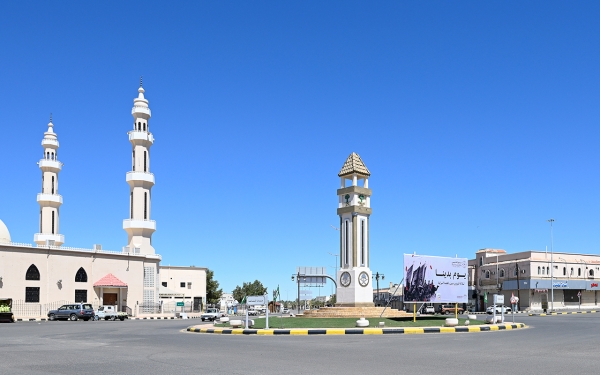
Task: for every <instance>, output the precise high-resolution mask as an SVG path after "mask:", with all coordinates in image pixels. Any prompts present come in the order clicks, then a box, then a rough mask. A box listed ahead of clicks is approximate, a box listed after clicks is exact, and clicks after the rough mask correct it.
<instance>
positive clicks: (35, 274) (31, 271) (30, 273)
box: [25, 264, 40, 280]
mask: <svg viewBox="0 0 600 375" xmlns="http://www.w3.org/2000/svg"><path fill="white" fill-rule="evenodd" d="M39 279H40V271H39V270H38V268H37V267H36V266H35V264H32V265H31V266H29V268H28V269H27V272H26V273H25V280H39Z"/></svg>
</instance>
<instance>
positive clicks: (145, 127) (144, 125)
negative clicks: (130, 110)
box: [143, 123, 146, 131]
mask: <svg viewBox="0 0 600 375" xmlns="http://www.w3.org/2000/svg"><path fill="white" fill-rule="evenodd" d="M143 126H144V131H146V123H144V125H143Z"/></svg>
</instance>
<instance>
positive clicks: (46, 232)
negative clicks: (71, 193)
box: [33, 115, 65, 246]
mask: <svg viewBox="0 0 600 375" xmlns="http://www.w3.org/2000/svg"><path fill="white" fill-rule="evenodd" d="M42 147H43V148H44V157H43V158H42V160H40V161H39V162H38V165H39V167H40V169H41V170H42V192H41V193H40V194H38V195H37V201H38V203H39V205H40V232H39V233H36V234H35V235H34V238H33V240H34V241H35V243H36V244H38V245H46V244H49V245H55V246H60V245H62V244H63V243H64V242H65V236H63V235H62V234H58V232H59V228H60V227H59V225H58V223H59V218H60V206H61V205H62V203H63V200H62V196H61V195H59V194H58V172H60V170H61V169H62V166H63V163H61V162H59V161H58V138H57V137H56V133H54V124H53V123H52V115H50V122H49V123H48V131H47V132H45V133H44V139H42Z"/></svg>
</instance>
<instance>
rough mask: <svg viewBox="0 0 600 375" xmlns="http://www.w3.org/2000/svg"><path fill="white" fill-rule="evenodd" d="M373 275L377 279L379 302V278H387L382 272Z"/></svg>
mask: <svg viewBox="0 0 600 375" xmlns="http://www.w3.org/2000/svg"><path fill="white" fill-rule="evenodd" d="M373 277H374V278H375V281H377V302H379V299H380V298H379V279H380V278H381V280H385V276H384V275H383V274H382V273H379V272H375V275H373Z"/></svg>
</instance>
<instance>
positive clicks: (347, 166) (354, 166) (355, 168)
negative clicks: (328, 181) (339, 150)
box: [338, 152, 371, 177]
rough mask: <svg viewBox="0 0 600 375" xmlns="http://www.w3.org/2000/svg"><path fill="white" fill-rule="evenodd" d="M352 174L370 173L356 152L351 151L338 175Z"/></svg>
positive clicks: (364, 174) (367, 174)
mask: <svg viewBox="0 0 600 375" xmlns="http://www.w3.org/2000/svg"><path fill="white" fill-rule="evenodd" d="M352 174H359V175H362V176H367V177H368V176H370V175H371V172H369V169H368V168H367V166H366V165H365V163H363V161H362V159H361V158H360V156H359V155H358V154H357V153H356V152H353V153H351V154H350V156H348V159H346V162H345V163H344V165H343V166H342V169H341V170H340V173H338V176H339V177H344V176H348V175H352Z"/></svg>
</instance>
